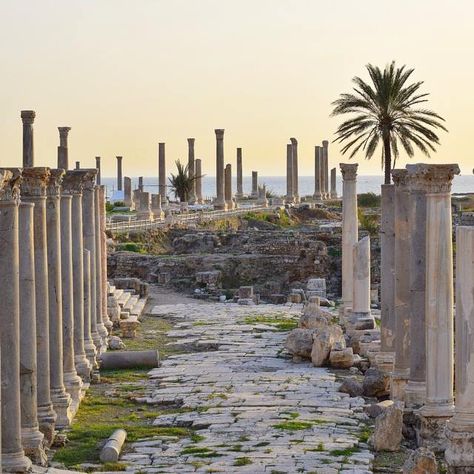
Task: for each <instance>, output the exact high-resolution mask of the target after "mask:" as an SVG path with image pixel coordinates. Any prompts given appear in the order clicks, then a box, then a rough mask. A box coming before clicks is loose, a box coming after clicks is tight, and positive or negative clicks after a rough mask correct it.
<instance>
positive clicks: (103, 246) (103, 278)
mask: <svg viewBox="0 0 474 474" xmlns="http://www.w3.org/2000/svg"><path fill="white" fill-rule="evenodd" d="M98 188H99V222H100V260H101V263H100V271H101V274H100V282H101V287H102V295H101V296H102V322H103V323H104V326H105V328H106V329H107V336H108V333H109V332H110V331H111V330H112V326H113V324H112V321H111V320H110V318H109V315H108V313H107V294H108V290H107V235H106V226H107V216H106V212H105V186H98ZM160 205H161V203H160Z"/></svg>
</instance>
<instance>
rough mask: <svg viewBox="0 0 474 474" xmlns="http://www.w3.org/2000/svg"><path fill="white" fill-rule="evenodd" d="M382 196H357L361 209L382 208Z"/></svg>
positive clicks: (365, 194) (371, 194)
mask: <svg viewBox="0 0 474 474" xmlns="http://www.w3.org/2000/svg"><path fill="white" fill-rule="evenodd" d="M380 199H381V198H380V195H379V194H375V193H362V194H358V195H357V204H358V206H359V207H380Z"/></svg>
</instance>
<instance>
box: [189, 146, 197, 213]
mask: <svg viewBox="0 0 474 474" xmlns="http://www.w3.org/2000/svg"><path fill="white" fill-rule="evenodd" d="M195 166H196V165H195V161H194V138H188V176H189V178H194V176H195ZM188 203H189V204H196V181H195V180H194V179H193V180H192V182H191V189H190V191H189V196H188Z"/></svg>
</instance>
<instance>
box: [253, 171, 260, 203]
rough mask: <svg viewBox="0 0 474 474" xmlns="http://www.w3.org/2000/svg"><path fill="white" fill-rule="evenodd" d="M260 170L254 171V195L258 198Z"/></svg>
mask: <svg viewBox="0 0 474 474" xmlns="http://www.w3.org/2000/svg"><path fill="white" fill-rule="evenodd" d="M258 196H259V194H258V172H257V171H252V197H253V198H258Z"/></svg>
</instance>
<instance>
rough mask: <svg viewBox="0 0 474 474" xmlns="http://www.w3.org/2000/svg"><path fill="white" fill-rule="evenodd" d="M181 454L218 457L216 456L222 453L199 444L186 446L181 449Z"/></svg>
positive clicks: (197, 456)
mask: <svg viewBox="0 0 474 474" xmlns="http://www.w3.org/2000/svg"><path fill="white" fill-rule="evenodd" d="M181 455H182V456H194V457H196V458H216V457H219V456H222V454H219V453H216V452H215V451H214V450H213V449H211V448H206V447H198V446H195V447H194V446H193V447H188V448H184V449H183V450H182V451H181Z"/></svg>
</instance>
